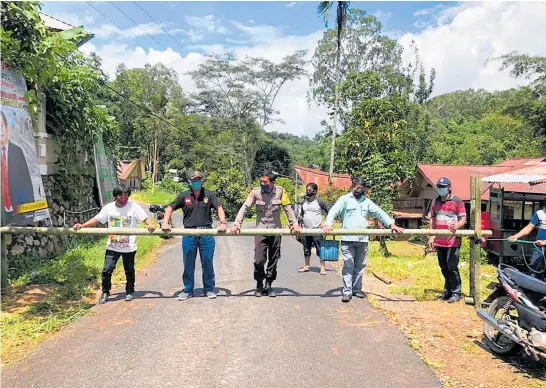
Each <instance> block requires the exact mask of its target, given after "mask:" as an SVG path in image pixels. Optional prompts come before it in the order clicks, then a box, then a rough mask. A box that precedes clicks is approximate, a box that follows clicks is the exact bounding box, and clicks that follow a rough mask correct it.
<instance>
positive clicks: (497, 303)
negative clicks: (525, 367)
mask: <svg viewBox="0 0 546 388" xmlns="http://www.w3.org/2000/svg"><path fill="white" fill-rule="evenodd" d="M508 302H511V303H510V306H509V307H508V311H507V312H506V313H507V314H509V315H511V316H513V314H511V313H512V312H515V313H516V314H517V310H516V306H515V305H514V303H513V301H512V299H511V298H510V297H508V296H501V297H498V298H497V299H495V300H494V301H493V302H492V303H491V304H490V305H489V309H488V310H487V312H488V313H489V314H490V315H491V316H492V317H495V318H496V319H500V318H502V317H503V315H504V314H505V312H504V306H505V305H506V304H507V303H508ZM483 333H484V334H485V343H486V344H487V346H488V347H489V349H491V351H492V352H493V353H495V354H498V355H500V356H510V355H514V354H516V353H519V351H520V350H521V346H520V345H518V344H516V343H515V342H512V341H511V340H510V339H508V338H507V337H506V336H504V335H502V334H501V333H500V332H498V331H497V330H495V328H494V327H493V326H491V325H489V324H487V323H484V325H483Z"/></svg>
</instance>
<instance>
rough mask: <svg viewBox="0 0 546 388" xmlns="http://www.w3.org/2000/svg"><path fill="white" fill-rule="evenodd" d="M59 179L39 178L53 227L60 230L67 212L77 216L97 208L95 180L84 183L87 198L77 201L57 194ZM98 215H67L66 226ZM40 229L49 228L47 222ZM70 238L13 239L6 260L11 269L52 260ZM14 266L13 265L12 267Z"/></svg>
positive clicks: (17, 236) (33, 236) (26, 237)
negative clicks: (21, 263)
mask: <svg viewBox="0 0 546 388" xmlns="http://www.w3.org/2000/svg"><path fill="white" fill-rule="evenodd" d="M57 179H58V176H56V175H42V181H43V183H44V190H45V193H46V196H47V202H48V205H49V212H50V215H51V221H52V223H53V226H59V227H63V226H65V225H64V221H65V220H64V218H63V216H64V212H65V210H69V211H72V212H80V211H84V210H88V209H92V208H95V207H98V206H99V203H98V201H97V199H96V198H95V180H94V179H89V181H88V182H86V186H87V187H86V190H85V192H87V193H88V194H87V195H85V196H84V197H82V198H78V199H77V200H67V199H65V198H64V197H63V195H62V193H61V192H60V191H59V185H58V184H57ZM96 213H98V210H95V211H91V212H87V213H84V214H81V215H80V214H70V213H67V214H66V225H67V226H72V225H73V224H74V223H76V222H83V221H85V220H87V219H89V218H90V217H92V216H93V215H95V214H96ZM39 226H49V220H45V221H40V223H39ZM68 238H70V237H69V236H44V235H13V238H12V241H11V244H9V245H8V260H12V261H11V264H10V268H11V267H13V265H16V263H17V262H18V261H20V260H25V259H29V258H34V257H37V258H47V257H53V256H54V255H55V253H56V250H57V249H58V248H59V246H60V245H61V244H62V242H63V241H65V240H67V239H68ZM12 264H13V265H12Z"/></svg>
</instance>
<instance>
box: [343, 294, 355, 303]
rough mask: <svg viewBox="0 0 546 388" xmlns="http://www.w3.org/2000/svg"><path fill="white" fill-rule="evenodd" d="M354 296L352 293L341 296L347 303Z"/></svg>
mask: <svg viewBox="0 0 546 388" xmlns="http://www.w3.org/2000/svg"><path fill="white" fill-rule="evenodd" d="M352 298H353V297H352V296H351V295H343V297H342V298H341V301H342V302H343V303H347V302H350V301H351V299H352Z"/></svg>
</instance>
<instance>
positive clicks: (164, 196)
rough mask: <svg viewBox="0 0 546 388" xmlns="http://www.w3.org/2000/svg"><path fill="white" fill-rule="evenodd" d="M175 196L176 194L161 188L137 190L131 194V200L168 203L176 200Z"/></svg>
mask: <svg viewBox="0 0 546 388" xmlns="http://www.w3.org/2000/svg"><path fill="white" fill-rule="evenodd" d="M175 198H176V194H173V193H168V192H165V191H162V190H159V189H155V190H151V189H150V190H141V191H135V192H134V193H132V194H131V201H136V202H141V203H146V204H150V205H167V204H169V203H171V202H172V201H174V199H175Z"/></svg>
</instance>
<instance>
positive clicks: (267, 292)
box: [264, 287, 277, 298]
mask: <svg viewBox="0 0 546 388" xmlns="http://www.w3.org/2000/svg"><path fill="white" fill-rule="evenodd" d="M264 295H267V296H269V297H271V298H274V297H276V296H277V293H276V292H275V291H274V290H273V288H271V287H266V289H265V290H264Z"/></svg>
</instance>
